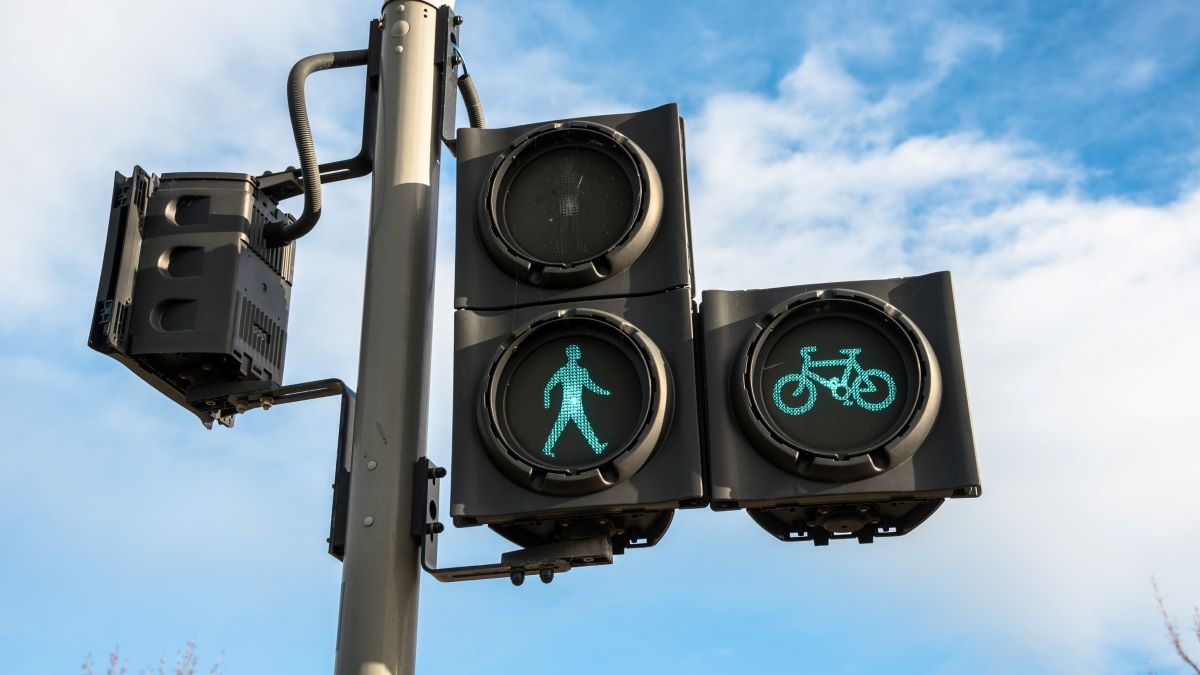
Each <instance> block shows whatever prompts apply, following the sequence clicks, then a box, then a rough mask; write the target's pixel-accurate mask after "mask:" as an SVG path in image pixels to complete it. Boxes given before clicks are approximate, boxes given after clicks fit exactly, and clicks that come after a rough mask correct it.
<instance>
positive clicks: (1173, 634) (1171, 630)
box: [1150, 577, 1200, 675]
mask: <svg viewBox="0 0 1200 675" xmlns="http://www.w3.org/2000/svg"><path fill="white" fill-rule="evenodd" d="M1150 585H1151V586H1153V587H1154V599H1155V600H1157V601H1158V611H1160V612H1162V617H1163V624H1165V625H1166V627H1167V637H1168V638H1169V639H1170V640H1171V644H1172V645H1173V646H1174V647H1175V653H1176V654H1179V658H1181V659H1183V662H1184V663H1186V664H1188V665H1189V666H1191V667H1192V670H1193V671H1195V672H1196V675H1200V666H1197V665H1196V662H1195V661H1193V660H1192V657H1191V656H1190V655H1189V654H1188V653H1187V650H1186V649H1184V648H1183V640H1182V639H1180V637H1179V629H1178V628H1176V627H1175V621H1174V620H1172V619H1171V615H1170V614H1168V613H1167V605H1166V604H1165V603H1164V602H1163V599H1162V593H1160V592H1159V591H1158V580H1157V579H1154V578H1153V577H1151V578H1150ZM1196 612H1197V615H1196V633H1197V636H1198V637H1200V609H1197V610H1196Z"/></svg>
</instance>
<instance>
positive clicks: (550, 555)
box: [412, 457, 613, 586]
mask: <svg viewBox="0 0 1200 675" xmlns="http://www.w3.org/2000/svg"><path fill="white" fill-rule="evenodd" d="M445 476H446V469H444V468H442V467H440V466H437V465H436V464H434V463H433V462H431V461H430V460H429V458H428V457H422V458H420V459H418V460H417V462H416V464H415V465H414V467H413V509H412V514H413V518H412V536H413V537H416V538H417V539H418V540H419V541H420V546H421V567H422V568H423V569H424V570H425V571H426V572H428V573H429V574H430V575H432V576H433V578H434V579H437V580H438V581H446V582H449V581H474V580H476V579H500V578H504V577H508V579H509V580H511V581H512V583H513V585H515V586H520V585H521V584H523V583H525V577H526V575H531V574H536V575H537V576H538V578H539V579H541V580H542V582H544V583H547V584H548V583H550V582H551V581H553V580H554V575H555V574H558V573H560V572H567V571H570V570H571V569H572V568H575V567H586V566H589V565H611V564H612V562H613V547H612V541H610V540H609V538H608V537H607V536H603V535H602V536H599V537H591V538H588V539H576V540H566V541H558V542H554V543H552V544H545V545H542V546H533V547H530V548H523V549H519V550H516V551H509V552H508V553H504V554H502V555H501V556H500V562H498V563H491V564H487V565H466V566H463V567H442V568H439V567H438V566H437V543H438V535H439V534H441V533H442V532H443V531H444V530H445V529H446V526H445V525H443V524H442V523H441V522H439V521H438V514H439V513H440V511H439V503H438V502H439V490H438V481H439V480H441V479H442V478H445Z"/></svg>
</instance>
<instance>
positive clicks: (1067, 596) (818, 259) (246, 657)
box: [0, 0, 1200, 675]
mask: <svg viewBox="0 0 1200 675" xmlns="http://www.w3.org/2000/svg"><path fill="white" fill-rule="evenodd" d="M377 10H378V3H377V2H375V1H374V0H371V1H367V0H356V1H355V2H338V3H335V2H317V1H315V0H306V1H298V0H286V1H285V0H263V1H259V2H233V1H226V0H219V1H213V2H206V3H202V4H201V3H181V2H157V3H135V2H128V1H124V0H121V1H114V2H104V3H97V2H88V3H85V2H77V1H68V2H65V3H45V4H37V3H27V2H26V3H19V4H18V3H17V2H15V1H14V0H5V12H4V15H5V19H4V21H2V22H0V53H2V54H3V56H4V58H5V62H6V64H7V65H6V68H5V69H4V70H3V71H2V72H0V82H3V89H4V91H6V92H7V96H6V97H5V98H6V101H7V103H6V105H5V107H4V111H5V116H4V117H5V121H6V122H7V123H6V124H5V125H3V127H2V128H0V148H2V149H3V156H4V157H5V159H6V160H7V161H5V162H4V163H3V166H0V172H3V180H2V181H0V186H2V187H0V189H2V190H3V204H4V205H5V207H6V209H7V214H6V216H5V217H4V218H3V219H0V228H3V234H4V237H3V240H4V244H3V245H2V246H0V285H2V286H3V287H4V288H7V289H9V290H8V291H7V293H6V294H5V310H4V318H3V320H2V321H0V376H3V379H4V381H5V383H6V385H7V386H5V387H4V389H3V391H2V392H0V411H2V412H0V420H2V421H3V423H4V434H3V436H4V438H3V441H0V453H2V455H0V457H2V459H3V462H2V464H0V466H2V467H3V468H2V469H0V471H2V472H3V473H2V475H3V481H2V483H0V485H3V498H2V499H0V534H2V535H3V537H4V539H5V546H4V553H3V554H0V671H3V672H4V673H13V674H14V675H25V674H28V675H35V674H42V673H51V674H57V673H72V672H79V667H80V663H81V662H82V661H83V659H84V657H85V656H86V655H88V654H89V653H90V654H92V655H93V656H94V658H95V659H96V660H101V659H103V658H105V657H106V656H107V654H108V653H109V652H110V651H111V650H112V649H113V648H114V647H115V646H118V645H119V647H120V651H121V654H122V655H123V658H126V657H127V658H128V660H129V664H130V667H131V671H132V672H137V670H138V669H140V668H143V667H147V666H150V665H152V664H154V665H156V664H157V663H158V662H159V659H160V658H165V659H166V660H167V661H168V662H170V661H172V660H173V659H174V658H175V655H176V652H177V650H179V649H180V648H181V647H182V646H183V644H184V643H185V642H186V641H187V640H189V639H194V640H195V642H196V643H197V644H198V645H199V650H200V656H201V659H200V660H201V665H202V666H206V667H207V666H208V665H211V664H212V663H214V662H215V661H216V660H217V659H218V658H220V657H221V655H222V654H223V655H224V656H223V658H224V660H225V663H226V672H229V673H275V672H280V673H284V672H286V673H297V674H305V673H328V672H330V671H331V669H332V662H333V645H334V635H335V629H336V624H337V598H338V586H339V582H340V565H339V564H338V563H337V561H335V560H334V559H332V558H330V557H329V556H328V555H326V554H325V537H326V534H327V527H328V517H329V498H330V492H329V489H328V484H329V479H330V476H331V473H332V466H333V454H332V453H333V446H334V442H335V440H336V431H337V430H336V422H337V409H336V404H334V403H332V402H319V403H310V404H303V405H295V406H286V407H283V408H275V409H272V410H271V411H270V412H267V413H263V412H255V413H253V414H250V415H247V416H245V417H244V418H243V419H241V420H239V422H238V425H237V428H236V429H234V430H232V431H231V430H228V429H218V430H214V431H205V430H204V429H203V428H202V427H201V426H200V425H199V424H198V423H197V422H196V421H195V419H194V418H193V417H192V416H190V415H189V414H187V413H186V412H184V411H183V410H181V409H179V408H178V407H176V406H174V404H172V403H170V402H168V401H167V400H165V399H164V398H162V397H161V396H160V395H158V394H157V393H156V392H154V391H153V390H151V389H150V388H149V387H147V386H146V385H144V384H143V383H142V382H141V381H140V380H138V379H137V378H136V377H134V376H133V375H132V374H130V373H129V372H127V371H126V370H124V369H123V368H122V367H121V366H119V365H118V364H117V363H116V362H114V361H111V360H109V359H106V358H104V357H102V356H100V355H98V354H96V353H94V352H91V351H90V350H88V349H87V348H86V346H85V341H86V335H87V325H88V322H89V320H90V318H91V306H92V304H93V302H94V298H95V286H96V279H97V276H98V271H99V268H100V257H101V252H102V249H103V243H104V237H105V232H106V226H107V219H108V207H107V204H108V202H109V199H110V191H111V185H112V171H113V170H120V171H122V172H123V173H126V174H128V173H129V171H130V170H131V169H132V167H133V165H134V164H141V165H142V166H144V167H146V169H147V170H150V171H153V172H156V173H163V172H170V171H189V170H192V171H200V170H216V171H239V172H246V173H257V172H260V171H262V170H266V169H278V168H282V167H284V166H287V165H288V164H295V163H296V159H295V155H294V153H295V150H294V147H293V145H292V142H291V132H290V128H289V126H288V121H287V112H286V105H285V100H284V95H283V93H284V80H285V78H286V75H287V71H288V69H289V68H290V66H291V64H292V63H293V62H294V61H296V60H297V59H299V58H300V57H302V56H304V55H307V54H310V53H314V52H320V51H329V50H338V49H354V48H359V47H361V46H364V45H365V33H366V24H367V22H368V21H369V20H370V18H371V17H372V15H373V14H375V13H376V12H377ZM458 10H459V12H460V13H461V14H463V15H465V17H466V24H465V25H464V27H463V49H464V52H465V54H466V56H467V59H468V63H469V65H470V66H471V70H472V73H473V75H474V76H475V79H476V81H477V84H478V86H479V89H480V90H481V93H482V95H483V98H484V101H485V104H486V106H487V110H488V115H489V121H490V123H491V124H492V125H493V126H507V125H515V124H523V123H528V122H535V121H541V120H549V119H555V118H563V117H570V116H573V115H583V114H601V113H612V112H624V111H629V110H639V109H645V108H651V107H654V106H657V105H659V104H661V103H665V102H669V101H678V102H679V103H680V105H681V108H682V112H683V115H684V116H685V117H686V119H687V129H688V151H689V157H688V159H689V167H688V169H689V174H690V178H691V212H692V216H693V225H692V227H693V231H694V234H695V239H696V250H695V264H696V270H697V284H698V286H699V287H700V288H701V289H737V288H753V287H768V286H782V285H790V284H800V283H810V282H820V281H832V280H846V279H860V278H880V277H887V276H900V275H908V274H921V273H926V272H931V271H937V270H943V269H948V270H951V272H952V273H953V275H954V280H955V290H956V298H957V303H958V313H959V319H960V328H961V334H962V343H963V352H964V361H965V365H966V370H967V375H968V389H969V393H970V397H971V404H972V412H973V416H974V421H975V439H976V444H977V447H978V453H979V459H980V464H981V467H982V471H983V479H984V496H983V497H982V498H981V499H978V500H963V501H958V502H954V503H949V504H947V505H946V506H945V507H944V508H943V509H942V510H941V511H939V512H938V513H937V514H936V515H935V516H934V517H933V518H931V519H930V521H928V522H927V523H926V524H924V525H923V526H922V527H920V528H919V529H917V530H916V531H915V532H913V533H912V534H910V535H908V536H906V537H902V538H897V539H887V540H883V541H880V542H878V543H875V544H872V545H870V546H860V545H858V544H853V543H848V542H837V543H838V544H841V545H831V546H828V547H824V548H814V547H812V546H811V545H808V544H783V543H780V542H777V541H776V540H774V539H772V538H771V537H769V536H768V535H766V534H765V533H764V532H762V531H761V530H759V529H758V528H757V527H755V526H754V525H753V524H752V523H751V522H750V520H749V519H748V518H747V517H746V516H745V514H742V513H738V512H731V513H713V512H710V511H692V512H684V513H681V514H680V515H679V516H678V517H677V519H676V522H675V524H674V525H673V527H672V529H671V530H670V532H668V534H667V536H666V537H665V539H664V540H663V541H662V543H661V544H659V545H658V546H657V547H655V548H652V549H648V550H638V551H633V552H631V553H630V554H628V555H626V556H623V557H621V558H618V560H617V564H615V565H613V566H611V567H603V568H592V569H585V570H580V571H576V572H572V573H570V574H568V575H564V576H562V577H561V578H559V579H558V580H556V581H555V583H553V584H552V585H549V586H543V585H542V584H537V583H534V584H526V585H525V586H523V587H521V588H514V587H512V586H511V585H509V584H508V583H507V582H506V581H490V582H477V583H465V584H452V585H443V584H439V583H437V582H435V581H433V580H432V579H429V578H426V579H425V580H424V582H423V584H422V589H423V593H422V598H421V617H420V636H419V640H418V657H417V663H418V669H419V671H420V672H421V673H422V674H423V675H433V674H441V673H445V674H459V673H511V672H524V673H531V674H533V673H548V674H549V673H554V674H559V673H563V672H572V673H611V672H614V671H619V672H623V673H628V674H631V675H632V674H636V673H664V672H671V673H674V672H688V673H796V672H813V673H857V672H887V673H934V672H941V673H967V672H969V673H1012V672H1024V673H1130V672H1146V671H1147V670H1149V669H1154V670H1156V671H1157V672H1160V673H1172V672H1182V671H1180V670H1178V669H1177V667H1176V666H1175V662H1176V659H1175V657H1174V656H1173V654H1172V653H1171V651H1170V648H1169V645H1168V644H1167V642H1166V640H1165V638H1164V630H1163V627H1162V623H1161V619H1160V618H1159V617H1158V615H1157V614H1156V608H1155V605H1154V598H1153V592H1152V589H1151V586H1150V580H1151V577H1152V576H1154V577H1157V579H1158V582H1159V585H1160V587H1161V588H1162V590H1163V593H1164V595H1165V596H1166V599H1167V604H1168V607H1169V608H1170V609H1171V611H1173V612H1174V613H1175V614H1176V615H1177V616H1178V617H1179V618H1181V619H1184V620H1185V622H1186V620H1187V619H1188V618H1190V615H1191V607H1192V606H1193V605H1195V604H1198V603H1200V574H1197V572H1196V570H1197V569H1200V518H1198V516H1197V510H1196V505H1195V500H1194V498H1193V497H1194V495H1195V494H1196V492H1197V487H1198V485H1200V448H1198V447H1197V444H1196V442H1195V440H1193V439H1192V436H1191V435H1192V434H1193V433H1195V427H1196V426H1197V423H1198V422H1200V416H1198V415H1197V413H1196V408H1197V404H1200V389H1198V388H1197V386H1196V384H1195V383H1196V381H1197V380H1198V378H1200V367H1198V366H1197V363H1196V362H1195V361H1191V360H1190V358H1192V354H1194V350H1193V349H1189V348H1193V347H1194V346H1195V345H1196V344H1197V338H1196V334H1197V333H1200V318H1198V316H1200V312H1198V310H1200V227H1198V222H1197V221H1200V124H1198V122H1197V119H1198V118H1197V112H1196V111H1197V110H1200V5H1197V4H1196V3H1195V2H1188V1H1186V0H1184V1H1180V2H1174V1H1171V0H1146V1H1145V2H1139V3H1091V4H1087V5H1083V4H1079V5H1075V4H1068V3H1032V2H1014V3H959V4H955V3H941V2H922V3H867V2H861V3H846V2H806V3H791V2H778V3H757V4H750V3H744V4H732V3H716V2H687V3H683V2H677V3H673V2H661V3H644V2H633V1H627V2H605V3H598V2H592V3H588V2H582V1H580V2H568V1H566V0H555V1H547V2H522V3H512V2H503V3H501V2H485V1H484V0H461V2H460V3H459V5H458ZM360 86H361V85H360V73H358V72H354V71H342V72H338V73H324V74H320V75H318V76H316V77H314V78H313V80H311V82H310V87H309V91H310V97H309V98H310V107H311V114H312V118H313V128H314V135H315V137H316V139H317V149H318V153H319V155H320V156H321V157H323V158H325V159H335V158H337V157H340V156H347V155H350V154H353V152H354V151H355V150H356V149H357V147H358V146H357V144H358V133H359V126H358V125H359V124H360V121H361V117H360V115H361V110H360V106H361V92H360ZM464 119H465V118H464ZM444 159H445V160H446V166H445V174H444V175H443V186H444V188H445V189H444V190H443V195H442V204H443V208H442V211H441V216H440V225H439V231H440V232H439V234H440V237H439V276H438V282H439V283H438V287H437V290H436V293H435V295H436V302H437V303H438V307H439V310H438V313H437V315H436V317H437V318H436V322H437V323H436V327H435V333H436V337H437V342H436V343H435V344H436V346H435V353H434V376H433V383H434V384H433V390H432V394H431V410H432V416H431V420H430V428H431V432H430V447H429V453H430V454H431V455H432V456H433V457H434V459H435V460H436V461H439V463H442V464H448V463H449V439H450V435H449V395H450V391H449V384H448V375H449V372H450V356H451V354H450V350H449V348H448V345H449V339H450V317H451V313H452V310H451V307H452V302H451V297H450V288H449V285H450V282H451V280H452V278H453V275H452V267H451V266H452V260H453V255H452V254H453V246H454V241H453V234H452V233H453V225H454V218H455V214H454V210H453V206H452V203H453V202H452V199H451V197H452V195H453V188H452V186H453V184H454V166H453V162H452V160H451V159H450V158H449V156H448V155H444ZM368 199H369V181H366V180H360V181H356V182H353V183H349V184H347V183H339V184H337V185H334V186H330V187H328V188H327V190H326V196H325V215H324V217H323V218H322V221H321V224H320V226H319V227H318V228H317V230H316V231H315V232H314V233H313V234H312V235H311V236H309V237H307V238H305V239H304V240H303V241H302V242H301V245H300V247H299V251H298V255H297V274H296V282H295V287H294V293H293V299H294V304H293V308H292V313H291V320H290V326H289V328H290V331H289V332H290V335H291V339H290V342H289V344H288V363H287V377H286V379H287V380H288V381H290V382H298V381H302V380H305V379H314V378H321V377H341V378H344V379H347V380H351V381H352V380H353V379H354V377H355V375H356V373H357V361H358V357H357V349H358V327H359V319H360V317H359V311H358V310H359V306H360V302H361V296H362V265H363V261H364V256H365V241H366V238H365V233H366V223H367V209H368ZM288 206H289V208H290V209H291V210H292V211H293V212H298V211H299V209H300V207H301V205H300V204H299V202H298V200H297V201H293V202H288ZM502 550H504V545H503V542H502V541H501V540H500V539H499V538H498V537H495V536H494V535H492V534H491V533H490V532H488V531H486V530H478V529H475V530H461V531H459V530H455V531H452V532H449V533H448V535H447V536H446V537H444V538H443V542H442V551H441V555H442V560H443V562H444V563H446V564H468V563H474V562H480V561H484V560H489V559H494V558H496V557H497V555H498V553H499V552H500V551H502ZM1193 647H1194V648H1195V651H1196V652H1200V644H1193Z"/></svg>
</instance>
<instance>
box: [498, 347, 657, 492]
mask: <svg viewBox="0 0 1200 675" xmlns="http://www.w3.org/2000/svg"><path fill="white" fill-rule="evenodd" d="M524 351H525V354H524V356H523V357H517V358H515V359H514V360H513V361H512V362H510V365H509V368H508V372H507V377H505V378H504V381H503V383H502V385H501V387H502V391H503V394H502V396H503V399H504V401H503V404H502V408H501V409H502V410H503V411H504V420H505V422H506V425H507V427H508V432H509V434H510V435H511V437H512V439H513V440H514V441H515V442H514V443H513V448H514V450H516V451H517V452H519V453H521V454H522V455H524V456H525V459H526V460H529V461H530V463H532V464H541V465H547V466H551V467H556V468H562V469H567V470H572V471H580V470H585V469H588V468H591V467H594V466H598V465H600V464H603V463H605V462H606V461H607V460H608V459H610V458H611V457H612V456H613V455H616V454H618V453H620V452H621V450H622V449H623V448H625V446H627V445H628V444H629V442H630V441H631V440H632V439H633V437H634V436H636V435H637V432H638V430H639V428H640V427H641V420H642V412H643V409H644V408H645V403H646V401H645V396H644V392H643V391H642V389H643V387H642V381H641V380H642V378H640V377H639V375H640V373H639V372H638V369H637V366H636V364H634V363H633V362H632V361H630V359H629V357H628V356H627V355H626V353H625V352H624V350H622V349H621V348H620V347H619V346H618V345H615V344H613V343H612V342H610V341H608V340H604V339H597V338H595V337H592V336H589V335H579V334H576V335H564V336H561V337H555V338H553V339H550V340H546V341H544V342H542V343H541V344H538V345H536V346H533V347H532V348H530V349H527V350H524Z"/></svg>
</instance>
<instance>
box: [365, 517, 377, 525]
mask: <svg viewBox="0 0 1200 675" xmlns="http://www.w3.org/2000/svg"><path fill="white" fill-rule="evenodd" d="M374 524H375V517H374V516H367V517H366V518H363V525H365V526H367V527H370V526H372V525H374Z"/></svg>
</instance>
